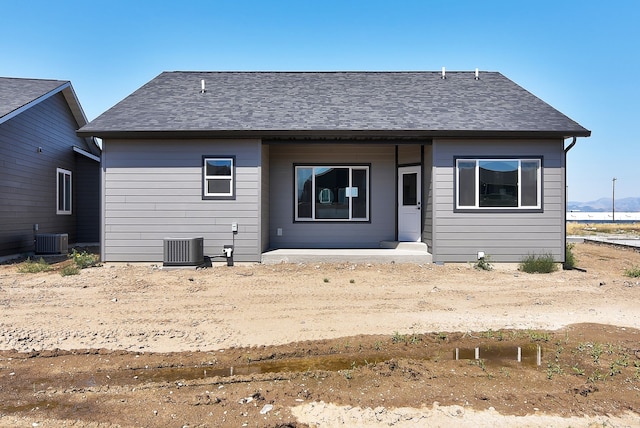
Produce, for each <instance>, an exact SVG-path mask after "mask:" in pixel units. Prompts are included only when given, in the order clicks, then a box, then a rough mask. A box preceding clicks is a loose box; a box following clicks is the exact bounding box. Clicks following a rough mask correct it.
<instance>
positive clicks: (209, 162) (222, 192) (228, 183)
mask: <svg viewBox="0 0 640 428" xmlns="http://www.w3.org/2000/svg"><path fill="white" fill-rule="evenodd" d="M203 163H204V165H203V169H202V171H203V186H202V187H203V192H202V195H203V199H235V163H236V159H235V157H234V156H225V157H216V156H205V157H203Z"/></svg>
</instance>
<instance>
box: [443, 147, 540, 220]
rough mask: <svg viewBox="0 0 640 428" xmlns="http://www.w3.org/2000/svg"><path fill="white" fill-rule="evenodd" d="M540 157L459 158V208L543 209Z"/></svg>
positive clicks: (457, 176)
mask: <svg viewBox="0 0 640 428" xmlns="http://www.w3.org/2000/svg"><path fill="white" fill-rule="evenodd" d="M541 184H542V177H541V160H540V159H457V160H456V208H458V209H508V208H511V209H540V208H542V202H541V188H542V186H541Z"/></svg>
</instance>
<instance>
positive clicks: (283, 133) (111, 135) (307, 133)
mask: <svg viewBox="0 0 640 428" xmlns="http://www.w3.org/2000/svg"><path fill="white" fill-rule="evenodd" d="M77 134H78V135H79V136H81V137H98V138H101V139H103V140H108V139H175V138H180V139H184V138H193V139H204V138H213V139H221V138H229V139H262V140H264V141H267V142H286V141H287V140H300V139H316V140H321V139H331V140H360V139H380V140H395V139H400V140H402V139H406V140H424V139H429V140H431V139H434V138H473V139H479V138H483V139H486V138H499V139H504V138H519V139H521V138H533V139H544V138H561V139H565V138H570V137H589V136H590V135H591V131H589V130H566V131H528V130H517V131H508V130H507V131H503V130H338V129H336V130H331V129H330V130H138V131H128V130H109V131H101V130H91V129H86V130H83V129H80V130H79V131H77Z"/></svg>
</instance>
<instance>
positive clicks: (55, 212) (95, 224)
mask: <svg viewBox="0 0 640 428" xmlns="http://www.w3.org/2000/svg"><path fill="white" fill-rule="evenodd" d="M86 123H87V119H86V117H85V116H84V113H83V111H82V108H81V106H80V103H79V102H78V99H77V97H76V94H75V92H74V91H73V87H72V86H71V83H70V82H68V81H61V80H42V79H17V78H4V77H3V78H0V165H1V166H2V168H0V183H1V184H0V200H1V202H0V256H6V255H13V254H21V253H28V252H32V251H34V237H35V234H36V233H38V234H47V233H55V234H58V233H59V234H67V235H68V239H69V242H71V243H74V242H83V243H84V242H98V241H99V238H100V233H99V232H100V227H99V226H100V194H99V192H100V148H99V147H98V145H97V144H96V142H95V140H94V139H93V138H90V137H84V138H83V137H79V136H78V135H76V131H77V130H78V128H80V127H81V126H83V125H85V124H86ZM36 225H37V226H36ZM36 229H37V230H36Z"/></svg>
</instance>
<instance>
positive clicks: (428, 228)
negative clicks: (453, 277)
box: [422, 145, 433, 252]
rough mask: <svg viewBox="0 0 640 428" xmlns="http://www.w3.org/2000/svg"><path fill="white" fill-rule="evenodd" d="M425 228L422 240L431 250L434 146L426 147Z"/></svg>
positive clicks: (424, 180) (424, 181) (424, 183)
mask: <svg viewBox="0 0 640 428" xmlns="http://www.w3.org/2000/svg"><path fill="white" fill-rule="evenodd" d="M423 174H424V177H423V180H422V183H423V190H422V194H423V198H424V200H423V202H422V207H423V208H422V215H423V228H422V242H424V243H425V244H427V247H428V248H429V252H432V250H433V146H432V145H428V146H425V148H424V168H423Z"/></svg>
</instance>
